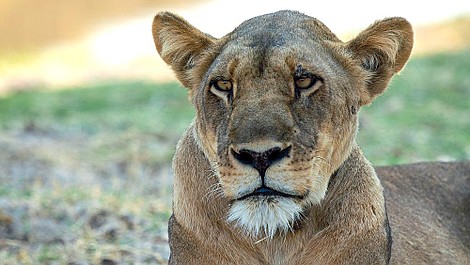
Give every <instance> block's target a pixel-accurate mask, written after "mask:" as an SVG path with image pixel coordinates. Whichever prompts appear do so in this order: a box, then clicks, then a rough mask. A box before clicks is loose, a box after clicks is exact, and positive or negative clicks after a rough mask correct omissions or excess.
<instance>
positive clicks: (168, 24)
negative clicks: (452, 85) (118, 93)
mask: <svg viewBox="0 0 470 265" xmlns="http://www.w3.org/2000/svg"><path fill="white" fill-rule="evenodd" d="M153 29H154V38H155V43H156V46H157V50H158V51H159V52H160V54H161V55H162V58H163V59H164V60H165V61H167V62H168V63H169V64H170V65H172V67H173V69H174V70H175V72H176V74H177V76H178V77H179V79H180V80H181V81H182V83H183V84H184V85H185V86H187V87H188V88H189V89H190V99H191V101H192V102H193V104H194V106H195V108H196V120H195V123H194V124H195V138H196V139H197V141H198V143H199V146H200V148H201V149H202V150H203V152H204V154H205V156H206V158H207V159H208V161H209V162H210V164H211V167H212V171H213V173H214V174H215V175H216V176H217V178H218V186H216V187H212V188H213V189H214V190H213V191H208V193H211V192H217V191H221V193H222V196H225V197H226V198H227V199H228V200H229V201H230V202H231V204H230V206H229V209H228V216H227V219H228V221H229V222H230V223H232V224H234V225H235V226H239V227H241V228H242V229H243V230H245V231H246V232H247V233H248V234H249V235H252V236H254V237H258V236H268V237H273V236H274V235H275V234H276V233H277V232H279V231H288V230H289V229H291V228H292V225H293V224H294V223H295V222H296V221H297V220H299V219H301V218H302V213H303V211H304V210H305V209H307V208H308V207H309V206H311V205H313V204H318V203H319V202H320V201H321V200H322V198H323V197H324V196H325V193H326V190H327V186H328V182H329V179H330V176H331V175H332V174H333V173H334V171H335V170H336V169H337V168H338V167H339V166H340V165H341V163H343V161H344V160H345V159H346V158H347V156H348V154H349V153H350V149H351V147H352V145H353V144H354V137H355V134H356V130H357V123H358V119H357V111H358V109H359V107H360V106H362V105H364V104H367V103H368V102H370V100H371V98H373V97H375V95H376V94H378V93H380V92H381V91H383V90H384V89H385V87H383V88H380V87H377V86H374V87H372V85H370V84H371V83H374V84H377V83H378V81H383V83H386V82H388V79H389V78H390V77H391V74H388V72H387V74H388V75H389V76H388V77H387V78H388V79H387V78H383V79H384V80H385V81H384V80H382V79H381V80H378V81H374V82H372V81H373V80H372V78H376V77H377V76H380V77H381V78H382V76H383V75H384V74H381V75H378V74H376V73H375V72H374V71H379V70H380V69H382V71H385V70H384V69H388V68H384V64H382V61H383V60H384V59H387V58H386V56H378V54H376V55H377V56H375V55H374V54H373V53H370V54H372V56H370V54H369V53H366V54H365V55H362V54H360V55H357V54H359V52H357V53H355V50H356V49H359V48H358V47H361V48H360V49H366V48H367V45H366V44H364V43H363V40H362V39H361V41H360V42H359V41H358V42H359V43H354V42H351V43H348V44H345V43H342V42H341V41H339V40H338V39H337V37H336V36H335V35H334V34H332V33H331V32H330V31H329V30H328V29H327V28H326V27H325V26H324V25H323V24H322V23H321V22H319V21H317V20H315V19H313V18H310V17H308V16H305V15H302V14H300V13H297V12H292V11H281V12H278V13H274V14H269V15H265V16H261V17H257V18H254V19H251V20H248V21H246V22H244V23H243V24H241V25H240V26H239V27H238V28H237V29H236V30H235V31H234V32H232V33H230V34H228V35H227V36H225V37H224V38H222V39H214V38H212V37H210V36H207V35H205V34H203V33H201V32H200V31H198V30H196V29H195V28H193V27H192V26H190V25H189V24H188V23H187V22H186V21H184V20H182V19H181V18H179V17H177V16H175V15H172V14H169V13H165V14H162V15H161V16H160V17H159V16H157V17H156V18H155V21H154V28H153ZM370 34H371V33H370ZM389 35H391V34H388V35H387V36H389ZM363 37H367V36H363ZM365 40H367V38H365ZM378 50H379V49H377V51H378ZM361 51H362V50H361ZM377 51H376V53H377ZM355 55H357V56H355ZM408 55H409V54H408ZM406 58H407V57H406ZM397 60H399V58H397V59H394V61H397ZM405 61H406V60H405ZM403 64H404V62H403ZM401 66H402V65H401ZM401 66H397V68H398V67H400V68H401ZM390 73H393V71H390Z"/></svg>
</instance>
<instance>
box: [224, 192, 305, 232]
mask: <svg viewBox="0 0 470 265" xmlns="http://www.w3.org/2000/svg"><path fill="white" fill-rule="evenodd" d="M301 212H302V207H301V206H300V205H299V204H297V203H295V201H294V200H292V199H290V198H282V197H266V198H262V197H253V198H248V199H245V200H242V201H235V202H234V203H233V204H232V206H231V208H230V211H229V214H228V221H229V222H231V223H234V224H235V225H236V226H239V227H240V228H242V229H243V230H244V231H245V232H246V234H248V235H250V236H252V237H254V238H259V237H268V238H273V237H274V236H275V235H276V234H277V233H279V232H281V233H286V232H288V231H289V230H291V229H292V224H293V222H294V221H296V220H297V219H299V218H300V217H301Z"/></svg>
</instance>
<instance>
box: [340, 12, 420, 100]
mask: <svg viewBox="0 0 470 265" xmlns="http://www.w3.org/2000/svg"><path fill="white" fill-rule="evenodd" d="M346 45H347V46H346V47H347V48H348V49H349V50H350V51H351V52H352V54H353V58H354V59H355V60H356V62H357V63H359V64H360V65H361V67H362V68H363V69H364V70H365V71H367V77H366V80H365V82H366V88H367V91H364V92H362V95H361V103H360V104H361V105H366V104H369V103H370V102H372V100H373V99H374V98H375V97H377V96H378V95H380V94H381V93H383V92H384V91H385V89H386V88H387V85H388V83H389V82H390V79H391V78H392V76H393V75H394V74H395V73H397V72H399V71H400V70H401V69H402V68H403V67H404V66H405V63H406V61H408V58H409V57H410V54H411V49H412V47H413V29H412V27H411V24H410V23H409V22H408V21H407V20H405V19H403V18H388V19H384V20H380V21H377V22H375V23H374V24H372V25H371V26H370V27H369V28H367V29H366V30H364V31H362V32H361V33H360V34H359V35H358V36H357V37H356V38H354V39H353V40H351V41H349V42H348V43H347V44H346Z"/></svg>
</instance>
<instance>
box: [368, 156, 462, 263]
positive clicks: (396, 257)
mask: <svg viewBox="0 0 470 265" xmlns="http://www.w3.org/2000/svg"><path fill="white" fill-rule="evenodd" d="M376 170H377V174H378V175H379V177H380V178H381V180H382V185H383V186H384V188H385V199H386V205H387V210H388V217H389V220H390V225H391V227H392V237H393V244H392V250H393V251H392V260H391V261H392V262H391V263H393V264H470V162H468V161H467V162H449V163H443V162H441V163H438V162H434V163H420V164H413V165H404V166H389V167H378V168H376Z"/></svg>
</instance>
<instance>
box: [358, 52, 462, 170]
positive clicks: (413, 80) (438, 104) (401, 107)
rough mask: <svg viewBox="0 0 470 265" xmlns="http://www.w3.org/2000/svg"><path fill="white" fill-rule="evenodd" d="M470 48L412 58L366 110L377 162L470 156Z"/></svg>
mask: <svg viewBox="0 0 470 265" xmlns="http://www.w3.org/2000/svg"><path fill="white" fill-rule="evenodd" d="M469 99H470V50H464V51H461V52H454V53H446V54H437V55H433V56H430V57H424V58H416V59H412V60H411V61H410V62H409V63H408V65H407V66H406V68H405V70H404V71H403V72H402V73H401V74H400V75H398V76H396V77H395V78H394V79H393V81H392V83H391V85H390V86H389V89H388V91H387V92H386V93H385V94H384V95H383V96H381V97H380V98H378V100H376V102H374V103H373V104H372V106H370V107H365V108H364V109H363V111H362V112H361V116H360V117H361V121H362V122H361V125H362V126H361V128H360V130H359V135H358V142H359V144H360V145H361V146H362V147H363V149H364V152H365V154H366V155H367V157H369V159H370V160H371V161H372V162H373V163H374V164H397V163H400V164H403V163H410V162H415V161H423V160H425V161H427V160H462V159H470V100H469Z"/></svg>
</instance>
